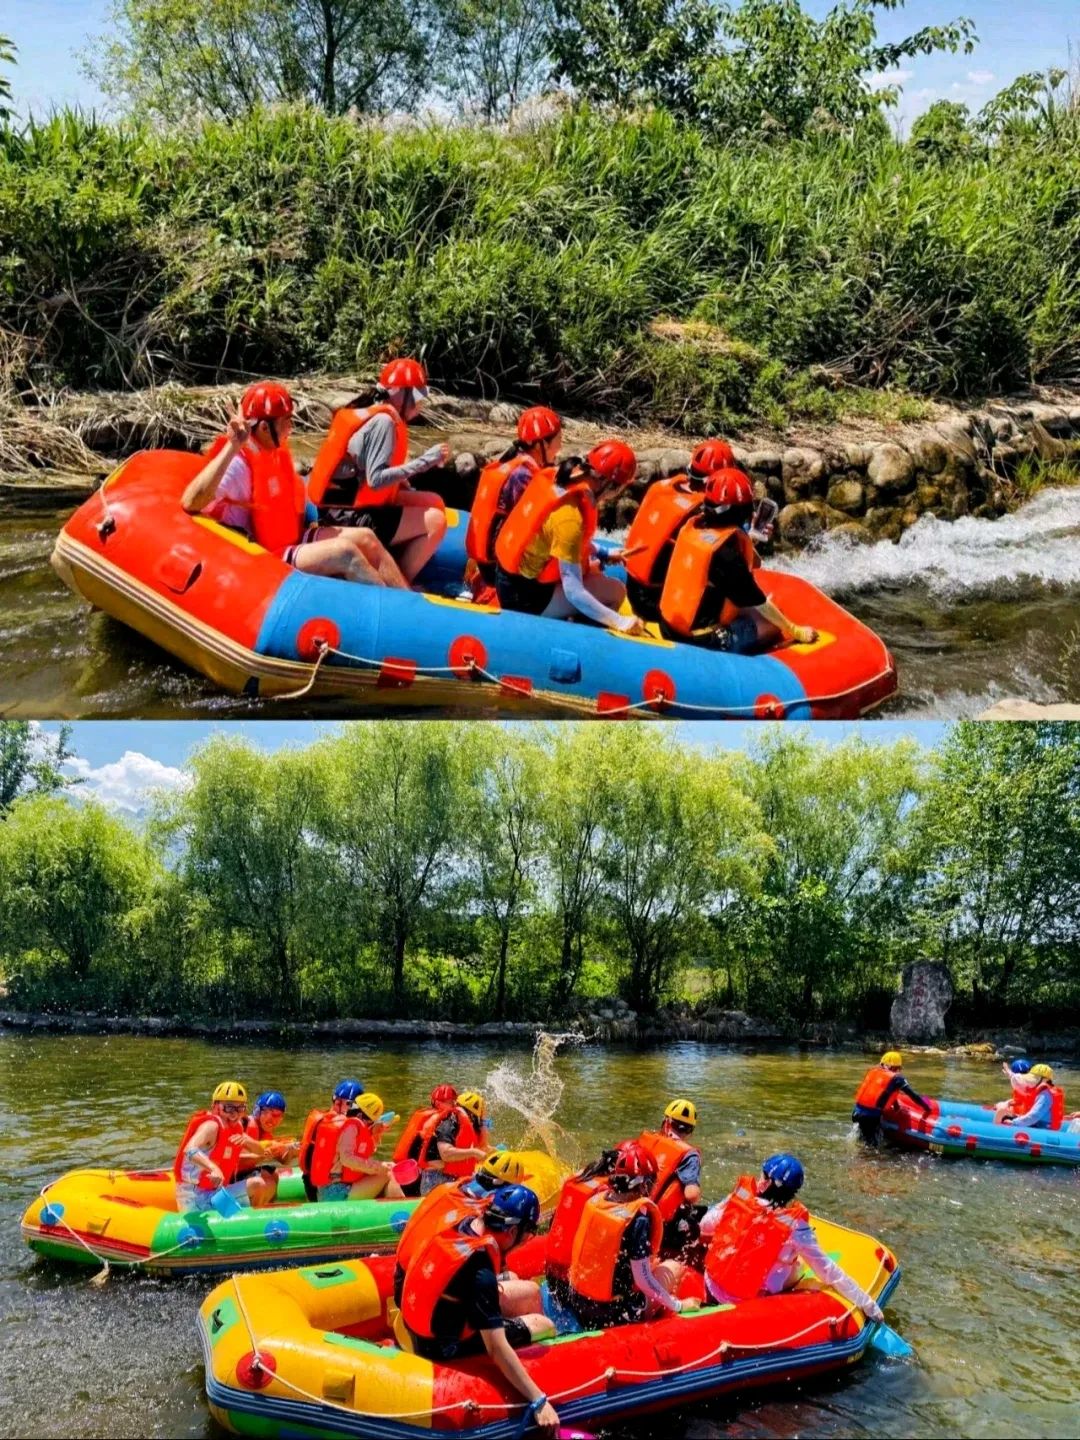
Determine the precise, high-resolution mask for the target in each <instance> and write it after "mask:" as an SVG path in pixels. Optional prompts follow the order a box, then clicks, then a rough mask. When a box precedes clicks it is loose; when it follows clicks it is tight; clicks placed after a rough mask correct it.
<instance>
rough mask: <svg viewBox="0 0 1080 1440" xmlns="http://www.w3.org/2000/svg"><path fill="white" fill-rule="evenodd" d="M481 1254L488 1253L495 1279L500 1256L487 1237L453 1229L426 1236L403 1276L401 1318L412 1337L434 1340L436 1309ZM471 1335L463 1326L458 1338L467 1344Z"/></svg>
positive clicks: (470, 1330) (500, 1259) (500, 1266)
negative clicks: (470, 1264) (457, 1278)
mask: <svg viewBox="0 0 1080 1440" xmlns="http://www.w3.org/2000/svg"><path fill="white" fill-rule="evenodd" d="M481 1251H486V1252H487V1254H488V1256H489V1257H490V1259H491V1268H492V1269H493V1270H494V1271H495V1273H496V1275H497V1274H498V1273H499V1271H500V1269H501V1268H502V1255H501V1253H500V1251H499V1247H498V1245H497V1244H496V1243H495V1241H494V1240H493V1239H492V1237H491V1236H490V1235H466V1234H463V1233H462V1231H461V1230H459V1229H457V1228H454V1229H450V1230H441V1231H439V1232H438V1233H437V1234H434V1235H429V1236H428V1238H427V1239H426V1241H425V1243H424V1244H423V1245H422V1246H421V1247H420V1249H419V1250H418V1251H417V1253H416V1255H415V1256H414V1257H413V1261H412V1264H411V1265H410V1266H409V1268H408V1269H407V1270H406V1272H405V1280H404V1284H403V1285H402V1291H401V1318H402V1319H403V1320H404V1321H405V1324H406V1325H407V1326H408V1327H409V1329H410V1330H411V1331H412V1333H413V1334H414V1335H419V1336H421V1337H422V1338H423V1339H425V1340H433V1339H434V1338H435V1331H434V1328H433V1326H432V1321H433V1319H434V1316H435V1306H436V1305H437V1304H438V1303H439V1301H440V1300H442V1299H443V1298H444V1296H445V1293H446V1288H447V1286H448V1285H450V1284H452V1283H453V1280H454V1277H455V1276H456V1275H457V1274H458V1272H459V1271H460V1270H461V1269H462V1267H463V1266H465V1265H467V1264H468V1263H469V1261H470V1260H471V1259H472V1258H473V1256H474V1255H476V1254H479V1253H480V1252H481ZM472 1333H473V1331H472V1329H471V1328H470V1327H469V1326H468V1325H463V1326H462V1331H461V1336H460V1338H461V1339H462V1340H466V1339H468V1337H469V1336H470V1335H472Z"/></svg>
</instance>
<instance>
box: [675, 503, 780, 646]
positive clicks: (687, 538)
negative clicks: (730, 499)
mask: <svg viewBox="0 0 1080 1440" xmlns="http://www.w3.org/2000/svg"><path fill="white" fill-rule="evenodd" d="M733 535H734V536H735V539H736V541H737V543H738V546H739V551H740V553H741V555H742V557H743V559H744V560H745V561H746V566H747V569H749V570H756V569H757V568H758V566H759V565H760V564H761V561H760V560H759V559H758V557H757V552H756V551H755V549H754V544H753V541H752V540H751V539H750V536H749V535H747V533H746V531H745V530H740V529H739V527H738V526H736V525H727V526H722V527H720V528H717V529H712V528H710V527H709V526H701V525H684V526H683V528H682V529H681V530H680V531H679V536H678V539H677V540H676V541H675V549H674V550H673V551H672V555H671V564H670V565H669V566H668V572H667V577H666V579H665V580H664V589H663V592H662V593H661V596H660V614H661V615H662V616H663V617H664V619H665V620H666V621H667V623H668V624H669V625H670V627H671V628H672V630H674V631H675V632H676V634H678V635H692V634H693V633H694V629H695V627H696V625H697V617H698V613H699V611H700V610H701V602H702V600H703V599H704V596H705V590H706V588H707V586H708V584H709V567H710V566H711V565H712V560H713V556H714V555H715V554H716V552H717V551H718V550H719V549H720V547H721V545H723V544H724V543H725V542H726V541H728V540H730V539H731V537H732V536H733ZM738 613H739V608H738V606H737V605H733V604H732V603H731V601H730V600H725V601H724V605H723V608H722V609H721V611H720V620H719V623H720V624H721V625H730V624H731V622H732V620H734V618H735V616H736V615H737V614H738Z"/></svg>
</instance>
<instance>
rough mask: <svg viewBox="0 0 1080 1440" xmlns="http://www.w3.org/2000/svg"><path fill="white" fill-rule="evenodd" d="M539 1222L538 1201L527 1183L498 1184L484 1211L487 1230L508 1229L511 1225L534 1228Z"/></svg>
mask: <svg viewBox="0 0 1080 1440" xmlns="http://www.w3.org/2000/svg"><path fill="white" fill-rule="evenodd" d="M539 1223H540V1201H539V1200H538V1199H537V1198H536V1193H535V1191H533V1190H530V1189H529V1187H528V1186H527V1185H500V1186H499V1188H498V1189H497V1190H496V1191H495V1193H494V1195H493V1196H492V1199H491V1204H490V1205H489V1206H488V1207H487V1209H486V1210H485V1211H484V1224H485V1225H486V1226H487V1227H488V1229H489V1230H509V1229H510V1227H511V1226H512V1225H523V1226H525V1227H526V1229H529V1230H535V1229H536V1227H537V1225H539Z"/></svg>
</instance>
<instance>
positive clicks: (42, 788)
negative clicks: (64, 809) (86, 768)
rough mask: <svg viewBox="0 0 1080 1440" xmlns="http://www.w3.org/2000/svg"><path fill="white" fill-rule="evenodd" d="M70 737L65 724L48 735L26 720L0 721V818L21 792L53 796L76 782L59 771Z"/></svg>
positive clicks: (66, 752)
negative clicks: (53, 733) (54, 732)
mask: <svg viewBox="0 0 1080 1440" xmlns="http://www.w3.org/2000/svg"><path fill="white" fill-rule="evenodd" d="M70 739H71V729H70V727H69V726H67V725H61V727H60V729H59V730H58V731H57V732H56V734H55V735H49V734H47V733H46V732H45V731H43V730H39V729H38V728H37V727H36V726H35V725H34V724H33V723H32V722H31V721H29V720H0V820H2V819H3V818H4V816H5V815H7V814H8V812H9V811H10V809H11V807H12V805H14V803H15V801H16V800H17V799H19V797H20V796H22V795H29V794H40V795H53V794H55V793H56V792H57V791H58V790H66V789H67V788H68V786H70V785H76V784H78V783H79V782H78V781H77V780H75V779H73V778H72V777H71V776H68V775H65V774H64V770H63V767H64V764H65V762H66V761H68V760H70V759H71V758H72V751H70V750H69V749H68V741H69V740H70Z"/></svg>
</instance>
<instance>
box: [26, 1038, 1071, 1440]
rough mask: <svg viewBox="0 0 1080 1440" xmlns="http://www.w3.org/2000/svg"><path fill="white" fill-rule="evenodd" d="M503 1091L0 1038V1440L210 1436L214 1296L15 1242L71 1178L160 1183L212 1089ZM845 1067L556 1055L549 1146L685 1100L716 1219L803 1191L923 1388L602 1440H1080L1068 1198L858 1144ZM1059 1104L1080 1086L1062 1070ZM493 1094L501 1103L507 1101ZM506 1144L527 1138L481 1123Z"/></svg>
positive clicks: (842, 1391)
mask: <svg viewBox="0 0 1080 1440" xmlns="http://www.w3.org/2000/svg"><path fill="white" fill-rule="evenodd" d="M506 1065H510V1066H512V1067H513V1068H514V1069H515V1070H516V1071H518V1072H519V1074H520V1075H521V1077H522V1085H523V1088H524V1090H525V1091H526V1092H529V1091H531V1090H533V1089H535V1088H537V1087H535V1086H533V1085H532V1083H531V1081H530V1079H529V1078H528V1072H529V1067H530V1057H529V1054H528V1052H527V1051H525V1050H524V1049H522V1050H520V1051H517V1050H511V1051H510V1052H509V1053H508V1052H507V1050H506V1048H505V1047H503V1046H493V1045H484V1046H481V1045H475V1046H454V1047H451V1048H444V1047H441V1046H439V1045H435V1044H429V1045H416V1046H412V1047H408V1046H406V1047H403V1046H402V1045H401V1044H400V1043H396V1044H394V1045H393V1046H392V1047H391V1046H390V1045H389V1044H387V1045H382V1046H376V1045H368V1046H364V1047H358V1048H349V1049H342V1048H339V1049H317V1048H311V1049H292V1050H287V1051H282V1050H276V1049H273V1048H271V1047H267V1046H263V1045H258V1046H256V1045H244V1046H240V1045H221V1044H217V1045H210V1044H208V1043H205V1042H201V1041H196V1040H159V1039H139V1038H131V1037H110V1038H96V1037H93V1038H84V1037H72V1038H66V1037H65V1038H60V1037H44V1038H41V1039H30V1038H26V1037H22V1036H19V1037H13V1036H11V1035H0V1213H2V1215H3V1223H2V1225H0V1335H2V1337H3V1380H2V1384H0V1435H3V1436H16V1435H30V1436H118V1437H120V1436H123V1437H126V1436H142V1435H147V1436H210V1435H212V1434H214V1433H215V1432H214V1430H213V1429H212V1427H211V1422H210V1420H209V1417H208V1414H207V1411H206V1409H205V1406H204V1403H203V1392H202V1372H201V1363H200V1355H199V1349H198V1345H197V1342H196V1339H195V1332H194V1327H193V1319H194V1315H195V1312H196V1308H197V1306H198V1303H199V1301H200V1300H201V1298H202V1297H203V1296H204V1295H205V1294H206V1293H207V1290H208V1289H209V1286H210V1283H211V1282H210V1281H209V1280H205V1279H200V1278H198V1277H192V1278H189V1279H187V1280H164V1279H160V1280H159V1279H148V1278H146V1277H139V1276H137V1275H117V1274H114V1275H113V1276H112V1277H111V1278H110V1279H109V1281H108V1283H107V1284H106V1285H105V1286H104V1287H102V1288H100V1289H98V1288H94V1287H92V1286H90V1285H89V1284H88V1273H89V1272H87V1271H84V1270H78V1271H75V1272H70V1271H65V1270H63V1269H60V1268H54V1267H51V1266H49V1265H47V1264H45V1263H44V1262H41V1261H36V1260H35V1259H33V1258H32V1256H31V1254H30V1252H29V1251H28V1250H27V1249H26V1248H25V1247H24V1245H23V1243H22V1241H21V1239H20V1236H19V1232H18V1220H19V1216H20V1214H21V1212H22V1210H23V1208H24V1207H25V1205H26V1204H27V1203H28V1201H29V1200H30V1199H31V1197H32V1196H33V1195H35V1194H36V1193H37V1191H38V1190H39V1188H40V1187H41V1185H43V1184H44V1183H45V1182H46V1181H47V1180H48V1179H50V1178H51V1177H54V1176H56V1175H57V1174H58V1173H60V1172H61V1171H63V1170H67V1169H71V1168H73V1167H75V1166H79V1165H95V1164H97V1165H100V1164H104V1163H109V1164H116V1165H126V1166H140V1167H146V1166H154V1165H161V1164H164V1163H168V1161H169V1159H170V1158H171V1155H172V1147H173V1146H174V1145H175V1143H176V1140H177V1137H178V1135H179V1134H180V1132H181V1129H182V1126H183V1123H184V1121H185V1120H186V1118H187V1115H188V1114H189V1113H190V1111H191V1110H192V1109H194V1108H196V1107H197V1106H199V1105H200V1104H201V1103H203V1102H204V1101H205V1099H206V1097H207V1096H208V1093H209V1091H210V1088H211V1087H212V1085H213V1084H214V1083H215V1082H216V1081H217V1080H219V1079H222V1078H225V1077H229V1076H238V1077H239V1078H241V1079H242V1080H244V1081H245V1083H246V1084H247V1086H248V1089H249V1091H254V1090H259V1089H262V1088H269V1087H271V1086H273V1087H275V1088H277V1087H280V1088H281V1089H283V1090H284V1091H285V1092H286V1095H287V1097H288V1100H289V1106H290V1118H291V1119H293V1120H294V1121H296V1120H298V1118H299V1117H300V1116H301V1115H302V1114H303V1113H305V1111H306V1110H307V1108H308V1107H309V1106H311V1105H312V1104H314V1103H315V1102H316V1101H319V1100H321V1099H322V1098H324V1097H325V1094H326V1092H327V1090H328V1088H329V1087H330V1086H331V1085H332V1084H333V1083H334V1082H335V1081H336V1080H337V1079H338V1078H340V1076H341V1075H343V1074H351V1075H358V1076H360V1077H361V1078H362V1079H363V1080H364V1081H365V1083H366V1084H367V1085H368V1086H369V1087H371V1088H374V1089H376V1090H377V1091H378V1092H379V1094H380V1095H381V1096H382V1097H383V1099H384V1101H385V1102H386V1103H387V1104H388V1105H390V1106H392V1107H393V1108H394V1109H396V1110H398V1111H399V1112H406V1113H408V1111H409V1110H410V1108H411V1107H412V1105H413V1104H414V1103H415V1102H417V1101H418V1100H419V1099H420V1098H422V1097H423V1095H424V1094H426V1092H427V1091H428V1090H429V1089H430V1087H431V1086H432V1085H433V1084H436V1083H438V1082H439V1081H440V1080H443V1079H444V1078H449V1079H452V1080H454V1081H456V1083H457V1084H458V1085H459V1087H463V1086H465V1085H466V1084H467V1085H468V1086H470V1087H476V1088H484V1086H485V1083H487V1084H488V1089H489V1092H490V1090H491V1089H492V1088H493V1082H492V1075H493V1072H495V1071H497V1070H498V1067H505V1066H506ZM864 1068H865V1062H864V1061H863V1060H862V1059H861V1057H859V1056H857V1055H838V1054H821V1053H814V1054H803V1053H799V1052H797V1051H794V1050H790V1051H780V1052H776V1053H760V1054H754V1055H750V1054H745V1053H735V1052H728V1051H724V1050H721V1049H718V1048H715V1047H705V1046H699V1045H692V1044H673V1045H669V1046H666V1047H664V1048H662V1049H659V1048H658V1049H650V1050H644V1051H634V1050H629V1049H627V1050H623V1049H614V1048H613V1049H588V1050H571V1051H569V1052H563V1053H561V1054H560V1056H559V1057H558V1058H557V1060H556V1062H555V1073H556V1075H557V1077H558V1078H559V1079H560V1080H561V1081H562V1082H563V1083H564V1090H563V1095H562V1099H561V1102H560V1104H559V1108H558V1110H557V1112H556V1117H555V1118H556V1120H557V1122H558V1123H559V1124H560V1125H561V1126H562V1128H563V1132H564V1140H563V1142H562V1144H561V1145H560V1149H561V1150H562V1151H563V1153H564V1154H566V1155H567V1158H571V1159H575V1160H576V1159H579V1158H581V1157H583V1156H587V1155H589V1154H591V1153H594V1152H596V1151H598V1150H599V1149H600V1148H602V1147H604V1146H607V1145H609V1144H611V1143H612V1142H613V1141H616V1140H618V1139H620V1138H623V1137H624V1136H625V1135H627V1134H633V1133H636V1132H637V1130H638V1129H640V1128H641V1127H642V1126H643V1125H644V1124H646V1123H647V1122H652V1123H655V1121H656V1118H657V1117H658V1115H659V1111H660V1108H661V1107H662V1105H663V1103H664V1102H665V1101H666V1100H667V1099H668V1098H670V1097H672V1096H674V1095H677V1094H686V1095H691V1096H693V1097H694V1098H695V1099H696V1100H697V1103H698V1106H699V1110H700V1114H701V1124H700V1127H699V1132H700V1143H701V1145H702V1148H703V1152H704V1157H705V1174H704V1186H705V1194H706V1197H707V1198H712V1197H716V1196H719V1195H720V1194H722V1193H723V1191H724V1189H725V1187H727V1186H728V1185H729V1184H730V1182H731V1181H732V1180H733V1179H734V1177H735V1176H736V1175H737V1174H738V1173H740V1172H743V1171H745V1170H753V1169H756V1167H757V1165H758V1164H759V1163H760V1161H761V1159H762V1157H763V1156H764V1155H766V1154H769V1153H770V1152H772V1151H774V1150H778V1149H791V1150H793V1151H795V1153H797V1154H798V1155H799V1156H800V1157H801V1158H802V1160H803V1162H804V1163H805V1165H806V1168H807V1173H808V1180H807V1186H806V1190H805V1192H804V1193H805V1198H806V1200H807V1202H808V1203H809V1205H810V1207H811V1209H813V1210H816V1211H818V1212H819V1213H820V1214H822V1215H823V1216H826V1217H830V1218H833V1219H836V1220H838V1221H842V1222H844V1223H847V1224H850V1225H853V1226H855V1227H857V1228H859V1229H863V1230H866V1231H869V1232H870V1233H872V1234H874V1235H876V1236H878V1237H880V1238H881V1239H883V1240H885V1241H886V1242H887V1243H888V1244H889V1245H890V1246H891V1247H892V1248H893V1249H894V1250H895V1251H896V1253H897V1254H898V1256H899V1258H900V1262H901V1265H902V1267H903V1280H902V1282H901V1284H900V1287H899V1289H898V1290H897V1292H896V1294H895V1297H894V1299H893V1301H892V1303H891V1305H890V1309H889V1319H890V1321H891V1323H892V1324H893V1325H894V1326H895V1327H896V1328H897V1329H898V1330H899V1331H900V1332H901V1333H902V1334H903V1335H904V1336H905V1337H906V1338H907V1339H908V1340H909V1341H910V1342H911V1343H912V1344H913V1345H914V1346H915V1347H916V1349H917V1352H918V1360H917V1362H916V1363H905V1362H898V1361H893V1360H884V1359H880V1358H878V1357H877V1356H876V1355H875V1354H874V1352H871V1354H870V1357H868V1359H867V1360H866V1361H864V1363H863V1364H862V1365H860V1366H859V1367H858V1368H857V1369H855V1370H854V1371H852V1372H850V1373H849V1374H848V1375H846V1376H845V1377H844V1378H842V1379H840V1380H837V1381H831V1382H818V1383H816V1384H814V1385H813V1386H812V1387H809V1388H807V1389H805V1390H789V1391H786V1392H777V1393H773V1394H768V1393H766V1394H763V1395H759V1396H757V1397H756V1398H754V1399H753V1400H745V1401H727V1402H724V1403H723V1404H717V1405H713V1406H710V1407H701V1408H694V1409H687V1410H684V1411H682V1412H679V1413H669V1414H667V1415H665V1416H663V1417H661V1418H659V1419H657V1420H655V1421H653V1422H651V1424H650V1425H647V1426H646V1425H638V1426H637V1427H636V1428H635V1429H634V1430H633V1431H618V1432H612V1434H613V1436H615V1437H616V1440H630V1437H631V1436H634V1437H638V1440H654V1437H655V1440H661V1437H663V1440H684V1437H685V1440H720V1437H727V1436H740V1437H742V1436H763V1437H765V1436H768V1437H772V1436H775V1437H783V1440H788V1437H794V1436H829V1437H833V1436H864V1435H865V1436H880V1435H888V1436H919V1437H922V1436H938V1435H943V1434H948V1435H953V1436H1014V1435H1017V1434H1022V1435H1025V1436H1029V1437H1037V1436H1067V1437H1076V1436H1080V1407H1078V1404H1077V1375H1078V1374H1080V1327H1078V1325H1077V1320H1076V1317H1077V1314H1078V1313H1080V1266H1078V1264H1077V1257H1078V1255H1080V1178H1078V1175H1077V1172H1076V1171H1072V1170H1052V1169H1046V1170H1034V1171H1029V1170H1025V1169H1023V1168H1020V1167H1017V1168H1009V1167H1007V1166H1004V1165H997V1164H977V1163H974V1162H968V1161H965V1160H956V1161H949V1160H937V1159H932V1158H930V1157H921V1156H914V1155H902V1154H896V1153H890V1152H883V1153H880V1154H878V1153H873V1152H870V1151H867V1150H865V1149H864V1148H861V1147H860V1146H858V1145H856V1144H855V1143H853V1141H852V1139H851V1136H850V1130H851V1126H850V1124H849V1121H848V1116H849V1114H850V1106H851V1095H852V1092H853V1090H854V1088H855V1085H856V1083H857V1081H858V1079H859V1078H860V1077H861V1075H862V1073H863V1070H864ZM908 1074H909V1075H910V1077H911V1079H912V1081H913V1083H914V1084H916V1085H917V1086H922V1087H923V1088H924V1089H925V1090H926V1092H927V1093H929V1094H935V1095H936V1094H949V1095H952V1096H965V1097H969V1098H972V1099H976V1100H981V1101H985V1100H992V1099H997V1098H1000V1096H1001V1095H1002V1093H1003V1089H1004V1082H1003V1081H1002V1078H1001V1075H1000V1073H999V1072H998V1069H997V1067H996V1066H993V1065H987V1064H984V1063H983V1064H980V1063H976V1062H973V1061H967V1060H956V1059H951V1058H949V1059H945V1058H943V1057H922V1056H917V1057H913V1058H912V1061H911V1063H910V1064H909V1067H908ZM1059 1078H1061V1079H1062V1080H1063V1083H1064V1084H1065V1086H1066V1087H1067V1088H1068V1087H1069V1086H1070V1082H1071V1085H1072V1088H1073V1090H1074V1091H1075V1090H1076V1089H1077V1087H1080V1073H1076V1072H1073V1073H1072V1074H1071V1075H1070V1073H1069V1072H1068V1071H1067V1070H1063V1071H1062V1072H1061V1074H1060V1076H1059ZM505 1081H506V1076H505V1070H504V1071H503V1074H502V1081H501V1084H500V1083H499V1081H498V1077H496V1080H495V1082H494V1088H496V1089H501V1092H502V1093H504V1094H505V1093H507V1090H508V1088H509V1087H507V1085H506V1083H505ZM494 1120H495V1136H496V1138H497V1139H505V1140H507V1141H509V1142H511V1143H513V1142H515V1141H517V1140H519V1139H520V1138H521V1135H520V1131H521V1122H520V1118H519V1117H518V1116H517V1115H515V1114H514V1113H513V1111H512V1110H509V1109H508V1108H507V1107H505V1106H504V1107H502V1108H501V1109H500V1108H499V1107H496V1109H495V1112H494Z"/></svg>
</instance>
